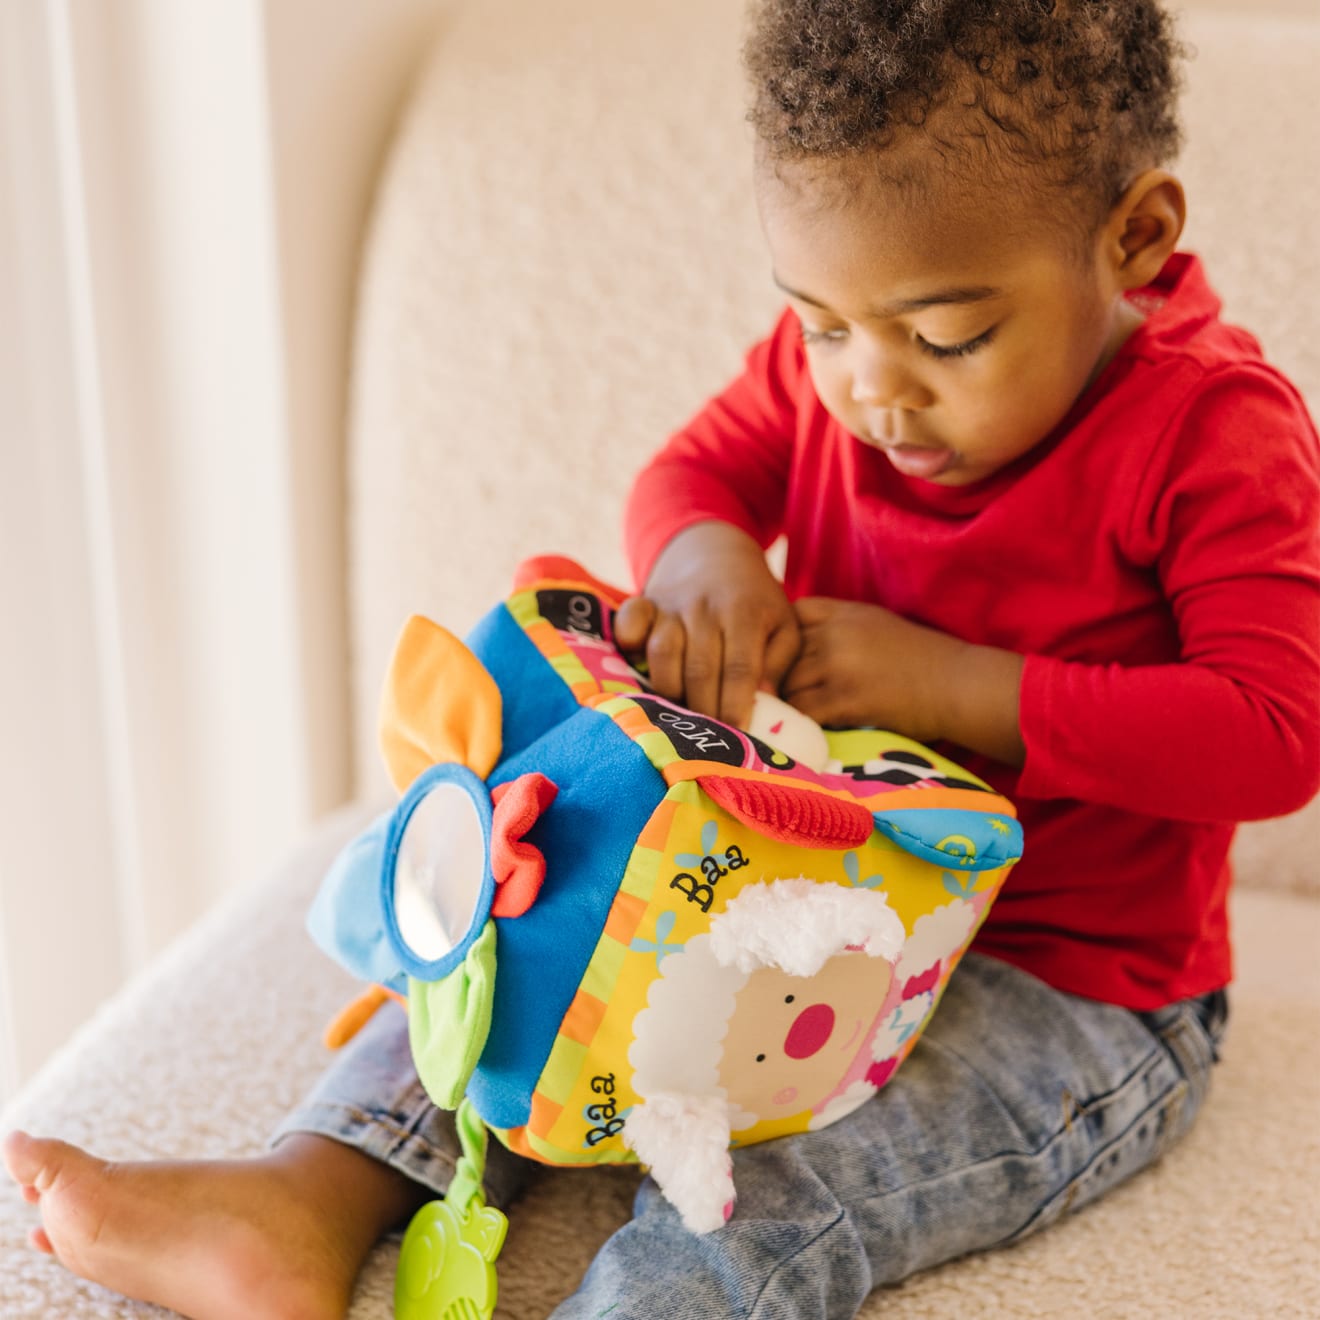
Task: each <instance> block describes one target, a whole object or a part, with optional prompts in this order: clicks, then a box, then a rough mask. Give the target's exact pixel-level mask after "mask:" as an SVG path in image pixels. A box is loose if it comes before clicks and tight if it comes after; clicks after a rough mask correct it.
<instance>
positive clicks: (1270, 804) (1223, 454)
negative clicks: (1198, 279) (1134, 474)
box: [1018, 367, 1320, 821]
mask: <svg viewBox="0 0 1320 1320" xmlns="http://www.w3.org/2000/svg"><path fill="white" fill-rule="evenodd" d="M1133 509H1134V513H1133V519H1132V522H1131V524H1130V526H1129V529H1128V536H1129V537H1130V539H1131V543H1132V544H1131V552H1132V553H1133V554H1134V555H1135V556H1138V557H1143V558H1146V559H1147V560H1148V562H1151V563H1152V564H1153V565H1154V566H1155V571H1156V572H1157V573H1158V575H1159V579H1160V583H1161V587H1162V589H1163V591H1164V594H1165V596H1166V598H1167V599H1168V601H1169V602H1170V607H1171V609H1172V611H1173V616H1174V619H1175V622H1176V624H1177V629H1178V635H1179V639H1180V647H1181V657H1180V662H1179V663H1176V664H1165V665H1147V666H1141V667H1125V666H1123V665H1121V664H1104V665H1096V664H1082V663H1075V662H1069V661H1063V660H1059V659H1053V658H1047V657H1043V656H1029V657H1028V658H1027V662H1026V666H1025V670H1024V673H1023V679H1022V688H1021V724H1022V733H1023V737H1024V740H1025V742H1026V745H1027V760H1026V765H1025V767H1024V770H1023V773H1022V776H1021V779H1020V781H1019V783H1018V792H1019V793H1020V794H1023V795H1026V796H1030V797H1037V798H1049V797H1068V798H1078V799H1082V800H1085V801H1090V802H1096V803H1103V804H1106V805H1109V806H1115V807H1120V808H1126V809H1128V810H1131V811H1136V812H1140V813H1142V814H1145V815H1153V816H1163V817H1166V818H1172V819H1177V820H1188V821H1238V820H1255V819H1262V818H1265V817H1268V816H1277V815H1282V814H1284V813H1286V812H1289V811H1292V810H1295V809H1297V808H1299V807H1301V806H1303V805H1304V804H1305V803H1306V802H1307V801H1309V800H1310V799H1311V798H1312V797H1313V796H1314V795H1315V794H1316V792H1317V790H1318V789H1320V444H1318V442H1317V438H1316V433H1315V429H1314V427H1313V426H1312V424H1311V421H1310V419H1309V417H1308V416H1307V414H1306V409H1305V407H1304V405H1303V404H1302V402H1301V400H1300V398H1299V397H1298V396H1297V394H1296V393H1295V391H1293V390H1292V388H1291V387H1290V386H1289V385H1287V383H1286V382H1284V381H1283V380H1282V379H1281V378H1280V377H1278V376H1277V375H1275V374H1274V373H1272V372H1270V371H1269V370H1268V369H1265V368H1255V367H1253V368H1247V369H1244V368H1242V367H1235V368H1232V369H1229V370H1226V371H1224V372H1222V373H1220V375H1219V376H1217V377H1214V378H1212V379H1211V381H1210V382H1209V383H1208V384H1207V385H1206V386H1205V387H1203V389H1202V390H1201V391H1199V392H1198V393H1197V395H1196V397H1195V398H1194V400H1193V401H1192V403H1191V404H1190V406H1189V408H1188V409H1187V410H1186V411H1184V412H1183V414H1182V415H1181V417H1180V418H1179V419H1178V420H1177V421H1176V422H1175V424H1174V426H1173V428H1172V429H1171V434H1170V435H1169V436H1168V437H1167V441H1166V442H1165V443H1162V444H1161V445H1159V446H1157V447H1156V450H1155V451H1154V452H1153V454H1152V461H1151V464H1150V466H1149V467H1148V468H1147V471H1146V480H1145V488H1144V489H1143V490H1142V491H1140V492H1138V495H1137V498H1136V499H1135V500H1134V502H1133Z"/></svg>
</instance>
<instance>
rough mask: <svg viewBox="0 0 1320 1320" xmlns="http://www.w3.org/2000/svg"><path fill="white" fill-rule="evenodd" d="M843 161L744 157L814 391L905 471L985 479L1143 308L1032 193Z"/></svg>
mask: <svg viewBox="0 0 1320 1320" xmlns="http://www.w3.org/2000/svg"><path fill="white" fill-rule="evenodd" d="M842 168H843V167H838V166H833V165H826V164H822V163H819V162H817V163H812V164H811V165H810V166H807V167H801V166H798V167H790V170H789V172H787V173H784V174H783V175H782V176H776V175H775V174H774V172H773V171H772V170H771V169H770V168H769V167H767V166H765V165H764V164H762V165H760V166H759V167H758V172H757V173H758V177H757V200H758V203H759V205H760V210H761V220H762V226H763V228H764V230H765V235H766V239H767V241H768V243H769V247H770V253H771V258H772V261H773V267H774V277H775V280H776V282H777V283H778V284H779V285H780V286H781V287H782V288H783V290H784V291H785V293H787V294H788V296H789V298H790V300H791V302H792V305H793V307H794V309H795V310H796V311H797V313H798V315H799V316H800V318H801V320H802V328H803V338H804V340H805V343H806V350H807V361H808V364H809V366H810V369H811V376H812V380H813V382H814V383H815V387H816V392H817V393H818V395H819V396H820V400H821V402H822V403H823V404H824V406H825V407H826V408H827V409H828V410H829V412H830V413H831V414H832V415H833V416H834V417H835V418H836V419H837V420H838V421H839V422H840V423H841V424H842V425H843V426H844V427H845V428H847V430H848V431H850V432H851V433H852V434H853V435H855V436H856V437H857V438H858V439H859V440H860V441H862V442H863V443H864V444H868V445H873V446H874V447H875V448H877V449H880V450H882V451H883V452H884V453H885V455H886V456H887V457H888V458H889V460H890V462H891V463H893V465H894V466H895V467H896V468H897V469H898V470H899V471H900V472H902V473H904V474H905V475H907V476H910V477H917V478H921V479H923V480H926V481H932V482H935V483H937V484H939V485H941V486H963V485H967V484H968V483H970V482H973V481H979V480H981V479H982V478H984V477H988V476H989V475H990V474H991V473H993V472H995V471H996V470H997V469H999V468H1001V467H1003V466H1004V465H1005V464H1006V463H1010V462H1012V461H1013V460H1014V459H1015V458H1018V457H1019V456H1020V455H1022V454H1024V453H1026V452H1027V451H1028V450H1029V449H1031V448H1032V447H1033V446H1035V445H1036V444H1038V443H1039V442H1040V441H1041V440H1043V439H1044V438H1045V437H1046V436H1047V435H1049V434H1050V432H1051V431H1052V430H1053V429H1054V428H1055V427H1056V426H1057V425H1058V423H1059V422H1061V421H1062V420H1063V418H1064V416H1065V415H1066V414H1067V412H1068V410H1069V409H1070V408H1071V406H1072V404H1073V403H1074V401H1075V400H1076V399H1077V397H1078V396H1079V395H1080V394H1081V393H1082V392H1083V391H1084V390H1085V389H1086V387H1087V385H1089V384H1090V382H1091V381H1092V380H1093V379H1094V378H1095V377H1096V375H1097V374H1098V373H1099V372H1100V370H1101V369H1102V368H1103V367H1104V365H1105V364H1106V363H1107V362H1108V361H1109V359H1110V358H1111V357H1112V356H1113V355H1114V353H1115V352H1116V351H1117V350H1118V347H1119V345H1120V344H1121V343H1122V342H1123V340H1124V339H1125V338H1126V337H1127V335H1128V334H1130V333H1131V331H1132V330H1133V329H1134V328H1135V326H1136V325H1137V323H1138V322H1139V320H1140V317H1139V315H1138V314H1137V313H1136V312H1135V310H1134V309H1133V308H1132V307H1131V305H1130V304H1129V303H1127V302H1125V301H1124V300H1123V298H1122V296H1121V294H1122V289H1121V287H1120V285H1119V283H1118V281H1117V279H1116V277H1115V276H1114V274H1113V273H1112V272H1110V271H1108V270H1107V269H1106V267H1105V263H1104V261H1103V260H1102V258H1101V256H1100V252H1101V248H1100V244H1099V242H1098V241H1097V242H1096V243H1095V244H1094V245H1091V246H1089V247H1087V248H1086V249H1085V252H1084V253H1082V254H1081V255H1079V253H1078V252H1077V251H1069V250H1068V249H1067V247H1066V241H1065V240H1064V239H1063V238H1062V237H1061V236H1060V234H1059V230H1058V226H1057V222H1056V225H1055V227H1054V228H1053V229H1051V227H1050V226H1049V224H1048V223H1047V222H1046V219H1045V218H1044V217H1043V216H1042V215H1041V211H1040V202H1039V201H1038V200H1037V201H1033V200H1032V199H1031V198H1030V197H1028V196H1025V195H1023V194H1022V193H1021V192H1020V191H1016V190H1012V189H1001V190H999V194H994V193H991V192H990V191H989V190H984V191H983V190H975V191H973V190H970V189H968V188H967V187H965V186H960V185H957V184H955V183H952V182H946V181H943V180H936V181H934V182H931V183H928V184H922V185H920V186H917V187H908V188H905V189H899V188H896V187H894V186H893V185H886V184H883V183H881V182H877V181H875V180H873V179H870V178H867V179H863V180H858V179H856V178H855V177H852V178H845V176H844V175H843V174H842V173H841V172H840V171H841V169H842ZM925 172H926V173H928V174H929V173H931V171H930V170H926V171H925ZM854 175H855V171H854ZM841 183H845V184H846V185H847V186H846V187H843V186H840V184H841ZM819 185H824V187H823V189H822V188H821V187H820V186H819ZM831 198H832V199H833V200H828V199H831ZM822 199H825V200H822Z"/></svg>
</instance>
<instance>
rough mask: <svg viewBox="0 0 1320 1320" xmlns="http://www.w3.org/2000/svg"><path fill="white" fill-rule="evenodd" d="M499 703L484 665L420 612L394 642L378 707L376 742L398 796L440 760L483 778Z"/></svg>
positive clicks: (496, 750)
mask: <svg viewBox="0 0 1320 1320" xmlns="http://www.w3.org/2000/svg"><path fill="white" fill-rule="evenodd" d="M503 707H504V703H503V701H502V699H501V697H500V690H499V688H498V687H496V685H495V680H494V679H493V678H492V677H491V676H490V674H489V673H488V672H487V670H486V667H485V666H484V665H483V664H482V663H481V661H480V660H478V659H477V657H476V656H475V655H473V654H472V652H471V651H469V650H468V648H467V647H466V646H464V645H463V643H462V642H460V641H459V640H458V638H457V637H455V636H454V634H453V633H451V632H450V631H449V630H448V629H447V628H442V627H441V626H440V625H439V624H438V623H432V622H431V620H430V619H424V618H423V617H422V616H421V615H420V614H414V615H413V616H412V618H410V619H409V620H408V622H407V623H405V624H404V625H403V631H402V632H401V633H400V634H399V640H398V641H397V642H396V643H395V645H394V657H393V659H392V660H391V661H390V670H389V674H388V675H387V677H386V679H385V691H384V693H383V695H382V697H381V705H380V747H381V751H382V752H383V753H384V756H385V766H386V768H387V769H388V770H389V773H390V778H391V780H393V782H394V787H395V788H396V789H398V791H399V792H400V793H402V792H404V791H405V790H406V789H407V788H408V786H409V785H410V784H411V783H412V782H413V780H414V779H416V778H417V776H418V775H420V774H421V773H422V771H424V770H429V769H430V768H431V767H432V766H433V765H436V764H438V763H439V762H442V761H444V762H448V763H451V764H457V765H465V766H467V768H468V769H469V770H471V771H472V773H473V774H475V775H477V776H478V777H479V778H481V779H485V778H486V776H487V775H488V774H490V772H491V771H492V770H493V769H494V768H495V763H496V762H497V761H498V760H499V759H500V749H501V746H502V742H501V736H500V722H501V719H502V716H503Z"/></svg>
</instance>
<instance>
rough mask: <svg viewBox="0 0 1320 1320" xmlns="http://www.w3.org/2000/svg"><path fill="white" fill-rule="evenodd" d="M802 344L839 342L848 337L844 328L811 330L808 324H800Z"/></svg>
mask: <svg viewBox="0 0 1320 1320" xmlns="http://www.w3.org/2000/svg"><path fill="white" fill-rule="evenodd" d="M799 329H800V330H801V332H802V342H803V343H804V344H840V343H842V342H843V341H844V340H845V339H847V338H848V332H847V331H846V330H812V329H811V328H810V327H809V326H805V325H804V326H800V327H799Z"/></svg>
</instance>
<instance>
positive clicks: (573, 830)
mask: <svg viewBox="0 0 1320 1320" xmlns="http://www.w3.org/2000/svg"><path fill="white" fill-rule="evenodd" d="M537 660H538V662H539V663H540V664H541V665H542V666H544V664H545V662H544V661H543V660H541V658H540V656H539V654H538V655H537ZM554 681H555V682H556V683H559V682H560V680H559V679H558V678H557V677H555V679H554ZM501 683H503V679H502V678H501ZM561 686H562V684H561ZM565 690H566V689H565ZM570 700H572V698H571V696H570ZM573 709H574V711H575V712H576V713H575V714H574V715H573V717H572V719H570V720H567V721H564V722H562V723H560V724H558V725H557V726H556V727H555V729H554V736H553V737H551V738H544V739H541V740H539V741H538V742H536V743H535V744H533V745H532V746H530V747H524V748H523V750H522V751H521V752H519V753H518V754H517V755H515V756H513V757H510V758H509V759H508V760H506V761H504V762H502V763H501V765H500V767H499V769H498V770H497V771H496V772H495V773H494V774H493V775H492V776H491V779H490V782H491V786H492V787H494V786H496V785H498V784H501V783H504V782H506V781H507V780H511V779H516V778H517V777H518V776H519V775H520V774H524V773H527V772H530V771H539V772H540V773H541V774H543V775H546V776H547V777H548V778H550V779H552V780H554V782H555V783H556V784H558V785H559V794H558V796H557V797H556V798H555V801H554V805H553V806H552V807H551V808H550V810H549V811H547V812H546V813H545V814H544V815H543V816H541V817H540V818H539V819H538V820H537V822H536V824H535V825H533V826H532V828H531V830H530V831H528V834H527V836H526V837H527V842H528V843H531V844H535V845H536V847H538V848H539V849H540V850H541V851H542V852H543V853H544V854H545V855H546V856H547V857H555V858H558V859H561V862H560V865H559V866H557V867H552V868H550V869H549V870H547V872H546V877H545V882H544V884H543V885H542V887H541V891H540V893H539V895H538V896H537V899H536V902H535V903H534V904H533V905H532V906H531V908H529V909H528V910H527V911H526V912H525V913H524V914H523V915H522V916H520V917H517V918H515V919H512V920H502V919H500V918H496V920H495V928H496V933H497V937H498V940H499V968H498V971H497V972H496V976H495V1003H494V1009H493V1012H492V1015H491V1022H492V1026H491V1033H490V1036H489V1038H488V1039H487V1042H486V1048H485V1050H484V1051H483V1052H482V1055H481V1059H480V1062H479V1063H478V1064H477V1069H476V1072H475V1073H474V1074H473V1077H472V1081H471V1083H470V1085H469V1087H468V1095H469V1096H470V1097H471V1099H472V1100H473V1102H474V1103H475V1104H476V1106H477V1109H478V1110H479V1112H480V1113H481V1115H482V1117H483V1118H485V1120H486V1121H487V1122H488V1123H489V1124H490V1125H491V1126H492V1127H497V1128H516V1127H521V1126H522V1125H523V1124H525V1123H526V1122H527V1120H528V1117H529V1115H530V1113H531V1103H532V1091H533V1089H534V1088H535V1085H536V1081H537V1078H538V1077H539V1076H540V1074H541V1071H542V1069H543V1068H544V1067H545V1062H546V1059H547V1058H548V1057H549V1054H550V1050H551V1047H552V1046H553V1044H554V1040H555V1035H556V1033H557V1032H558V1030H559V1026H560V1023H561V1022H562V1021H563V1020H564V1015H565V1013H566V1012H567V1011H568V1007H569V1005H570V1004H571V1003H572V1001H573V997H574V995H575V994H576V993H577V990H578V986H579V985H580V984H581V981H582V977H583V974H584V973H585V971H586V968H587V964H588V963H589V962H590V961H591V955H592V952H593V951H594V949H595V948H596V945H597V943H598V942H599V940H600V932H601V928H602V927H603V926H604V924H605V920H606V918H607V917H608V915H609V911H610V907H611V905H612V904H613V902H614V897H615V894H616V893H617V892H618V887H619V877H620V876H621V875H622V874H623V872H624V869H625V867H626V866H627V864H628V858H629V857H630V856H631V854H632V851H633V848H634V847H635V845H636V842H637V836H638V835H639V834H640V833H641V831H642V829H643V827H644V826H645V825H646V823H647V821H648V820H650V818H651V816H652V814H653V813H654V811H655V809H656V807H657V806H658V805H659V803H660V801H661V800H662V799H663V797H664V795H665V791H666V785H665V782H664V779H663V778H662V777H661V775H660V774H659V772H658V771H656V769H655V768H654V767H653V766H652V765H651V763H650V762H649V761H648V760H647V758H646V756H645V754H644V753H643V752H642V750H641V749H640V748H639V747H638V746H637V745H636V744H635V743H634V742H633V741H632V740H631V739H630V738H628V737H627V735H626V734H624V733H622V732H621V731H620V730H619V729H618V728H617V726H616V725H615V724H614V721H613V720H611V719H610V718H609V717H608V716H606V715H602V714H600V713H599V712H598V711H594V710H591V709H587V708H583V707H580V706H578V705H577V702H576V701H573ZM585 747H589V748H590V749H591V751H590V754H589V755H583V748H585ZM570 859H571V860H570ZM565 861H567V862H569V864H567V865H565V864H564V862H565ZM546 949H554V950H555V957H554V958H553V959H550V960H547V959H546V958H545V957H544V951H545V950H546Z"/></svg>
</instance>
